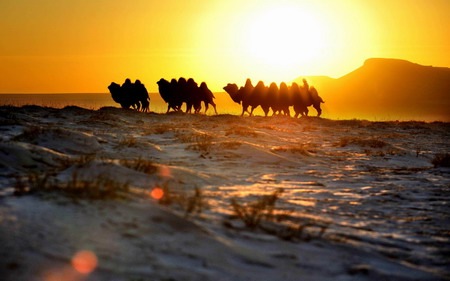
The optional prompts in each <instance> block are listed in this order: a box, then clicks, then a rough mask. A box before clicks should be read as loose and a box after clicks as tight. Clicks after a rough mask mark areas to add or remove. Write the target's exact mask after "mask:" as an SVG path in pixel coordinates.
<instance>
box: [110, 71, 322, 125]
mask: <svg viewBox="0 0 450 281" xmlns="http://www.w3.org/2000/svg"><path fill="white" fill-rule="evenodd" d="M157 84H158V89H159V94H160V95H161V98H162V99H163V100H164V101H165V102H166V103H167V111H166V113H168V112H170V110H173V111H174V112H182V109H181V107H182V105H183V104H186V110H185V112H186V113H192V112H193V113H196V114H197V113H200V111H201V109H202V102H203V104H204V106H205V113H206V112H207V111H208V108H209V105H211V106H212V107H213V108H214V111H215V113H216V114H217V108H216V104H215V103H214V99H215V97H214V94H213V93H212V92H211V90H209V89H208V86H207V85H206V83H205V82H202V83H201V84H200V86H198V84H197V83H196V82H195V81H194V79H192V78H189V79H188V80H186V79H185V78H183V77H181V78H179V79H178V80H176V79H172V80H171V81H170V82H169V81H167V80H166V79H160V80H159V81H158V82H157ZM108 89H109V91H110V92H111V96H112V98H113V100H114V101H115V102H117V103H119V104H120V105H121V106H122V108H126V109H129V108H130V107H132V108H133V109H135V110H138V111H143V112H148V110H149V105H150V98H149V97H148V92H147V90H146V89H145V86H144V84H142V83H141V82H140V81H139V80H136V82H135V83H134V84H132V83H131V81H130V79H126V80H125V83H124V84H122V86H120V85H119V84H116V83H114V82H113V83H111V85H110V86H109V87H108ZM223 89H224V90H225V91H226V92H227V93H228V94H229V95H230V97H231V99H232V100H233V101H234V102H236V103H238V104H240V105H242V114H241V116H244V114H245V112H247V113H248V114H249V115H250V116H252V115H253V111H254V110H255V109H256V108H257V107H258V106H261V108H262V110H263V111H264V114H265V116H268V115H269V112H270V110H271V109H272V112H273V113H272V116H274V115H285V116H291V112H290V107H291V106H292V107H293V110H294V112H295V114H294V117H295V118H297V117H298V116H299V115H301V116H308V113H309V110H308V107H309V106H313V107H314V108H315V109H316V111H317V116H320V115H321V114H322V109H321V108H320V104H321V103H324V101H323V100H322V98H321V97H320V96H319V94H318V92H317V90H316V89H315V88H314V87H313V86H309V85H308V82H307V81H306V80H305V79H303V85H301V86H299V85H298V84H297V83H295V82H294V83H292V84H291V86H288V85H287V84H286V83H285V82H282V83H280V85H279V86H278V85H277V84H276V83H271V84H270V85H269V86H265V85H264V82H262V81H259V82H258V84H256V86H253V85H252V82H251V80H250V79H247V81H246V83H245V85H244V86H243V87H238V86H237V85H236V84H227V85H226V86H225V87H224V88H223Z"/></svg>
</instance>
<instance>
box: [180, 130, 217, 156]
mask: <svg viewBox="0 0 450 281" xmlns="http://www.w3.org/2000/svg"><path fill="white" fill-rule="evenodd" d="M212 139H213V137H212V136H210V135H207V134H196V135H195V136H194V137H193V142H194V143H193V144H191V145H189V146H188V147H186V149H189V150H194V151H202V152H209V151H210V150H211V147H212V146H213V142H212Z"/></svg>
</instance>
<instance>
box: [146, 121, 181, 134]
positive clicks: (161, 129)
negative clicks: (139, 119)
mask: <svg viewBox="0 0 450 281" xmlns="http://www.w3.org/2000/svg"><path fill="white" fill-rule="evenodd" d="M173 130H174V128H173V127H170V126H169V125H168V124H157V125H154V126H152V127H151V128H150V129H148V130H147V131H146V132H144V133H143V134H142V135H143V136H148V135H162V134H164V133H167V132H170V131H173Z"/></svg>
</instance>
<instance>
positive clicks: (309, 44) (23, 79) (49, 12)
mask: <svg viewBox="0 0 450 281" xmlns="http://www.w3.org/2000/svg"><path fill="white" fill-rule="evenodd" d="M449 14H450V1H448V0H378V1H360V0H342V1H331V0H327V1H313V0H309V1H303V0H296V1H292V0H291V1H287V0H286V1H284V0H277V1H275V0H273V1H264V0H258V1H256V0H255V1H252V0H227V1H225V0H221V1H218V0H217V1H214V0H194V1H175V0H164V1H160V0H158V1H153V0H136V1H118V0H58V1H55V0H13V1H8V0H4V1H0V38H1V40H0V93H68V92H71V93H88V92H107V88H106V87H107V86H108V85H109V83H110V82H111V81H115V82H123V80H124V79H125V78H127V77H129V78H131V79H132V80H134V79H140V80H141V81H143V83H145V84H146V86H147V88H148V90H149V91H152V92H153V91H157V85H156V81H157V80H159V79H160V78H166V79H171V78H174V77H180V76H184V77H193V78H194V79H195V80H196V81H197V82H199V83H200V82H201V81H206V82H207V83H208V85H209V86H210V88H211V89H212V90H213V91H221V89H222V87H223V86H224V85H226V84H227V83H228V82H236V83H238V84H243V83H244V81H245V78H247V77H250V78H252V79H253V80H255V81H257V80H265V81H268V82H270V81H277V82H279V81H290V80H292V79H294V78H296V77H298V76H300V75H327V76H331V77H335V78H337V77H339V76H341V75H344V74H346V73H348V72H350V71H352V70H354V69H355V68H357V67H359V66H361V65H362V64H363V62H364V60H365V59H367V58H370V57H385V58H399V59H406V60H410V61H413V62H416V63H420V64H424V65H435V66H447V67H448V66H450V28H449V27H450V17H449V16H448V15H449Z"/></svg>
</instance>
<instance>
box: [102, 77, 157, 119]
mask: <svg viewBox="0 0 450 281" xmlns="http://www.w3.org/2000/svg"><path fill="white" fill-rule="evenodd" d="M108 89H109V92H110V93H111V97H112V99H113V100H114V101H115V102H117V103H118V104H120V106H122V108H125V109H129V108H130V107H132V108H133V109H135V110H137V111H142V112H148V111H149V108H150V97H149V96H148V92H147V89H146V88H145V86H144V84H142V83H141V81H139V80H136V82H134V83H131V80H130V79H128V78H127V79H126V80H125V83H123V84H122V86H120V85H119V84H117V83H114V82H112V83H111V85H109V86H108Z"/></svg>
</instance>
